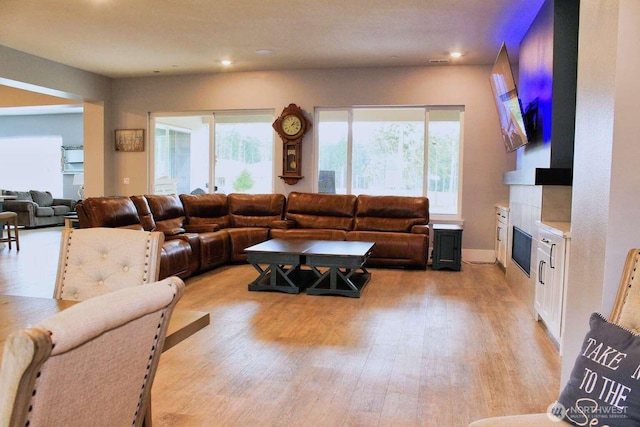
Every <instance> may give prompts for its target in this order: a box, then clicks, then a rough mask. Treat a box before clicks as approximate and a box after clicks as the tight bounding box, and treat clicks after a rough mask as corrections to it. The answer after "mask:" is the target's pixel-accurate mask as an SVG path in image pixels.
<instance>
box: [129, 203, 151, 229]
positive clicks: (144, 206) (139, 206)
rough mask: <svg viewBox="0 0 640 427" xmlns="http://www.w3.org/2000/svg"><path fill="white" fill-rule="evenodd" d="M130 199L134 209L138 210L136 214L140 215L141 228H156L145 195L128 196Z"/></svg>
mask: <svg viewBox="0 0 640 427" xmlns="http://www.w3.org/2000/svg"><path fill="white" fill-rule="evenodd" d="M130 197H131V201H132V202H133V204H134V205H135V206H136V210H137V211H138V216H139V217H140V224H141V225H142V228H144V229H145V230H147V231H152V230H155V229H156V222H155V220H154V219H153V215H152V214H151V209H150V208H149V203H148V202H147V199H146V197H144V196H130Z"/></svg>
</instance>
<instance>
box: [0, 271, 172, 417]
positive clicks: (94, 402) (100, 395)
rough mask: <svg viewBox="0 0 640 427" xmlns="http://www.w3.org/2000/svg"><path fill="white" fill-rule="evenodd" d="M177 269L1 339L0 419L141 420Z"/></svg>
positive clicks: (160, 348)
mask: <svg viewBox="0 0 640 427" xmlns="http://www.w3.org/2000/svg"><path fill="white" fill-rule="evenodd" d="M183 292H184V283H183V282H182V280H181V279H179V278H177V277H170V278H168V279H165V280H162V281H160V282H154V283H151V284H146V285H142V286H134V287H129V288H124V289H120V290H117V291H114V292H111V293H108V294H104V295H100V296H96V297H95V298H91V299H88V300H86V301H82V302H80V303H78V304H75V305H73V306H71V307H70V308H68V309H66V310H63V311H61V312H60V313H58V314H56V315H55V316H52V317H50V318H49V319H47V320H45V321H44V322H42V323H41V324H40V325H37V326H35V327H32V328H27V329H24V330H21V331H16V332H14V333H13V334H12V335H10V336H9V338H8V339H7V341H6V342H5V345H4V354H3V358H2V366H1V367H0V425H1V426H3V427H5V426H6V427H24V426H33V427H35V426H140V425H142V424H143V419H144V417H145V414H146V410H147V408H148V407H149V406H148V402H149V399H150V390H151V386H152V383H153V379H154V376H155V373H156V369H157V366H158V362H159V359H160V354H161V352H162V347H163V344H164V340H165V336H166V332H167V325H168V323H169V319H170V317H171V313H172V311H173V309H174V307H175V305H176V302H177V301H178V300H179V299H180V297H181V296H182V294H183Z"/></svg>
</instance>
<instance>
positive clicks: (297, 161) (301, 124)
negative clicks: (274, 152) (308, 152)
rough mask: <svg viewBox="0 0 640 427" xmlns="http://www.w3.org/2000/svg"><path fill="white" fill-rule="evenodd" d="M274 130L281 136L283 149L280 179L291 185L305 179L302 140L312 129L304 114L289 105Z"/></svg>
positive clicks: (297, 108) (276, 122)
mask: <svg viewBox="0 0 640 427" xmlns="http://www.w3.org/2000/svg"><path fill="white" fill-rule="evenodd" d="M273 128H274V129H275V131H276V132H277V133H278V135H280V138H281V139H282V142H283V147H282V157H283V158H282V175H280V178H282V179H283V180H284V182H286V183H287V184H289V185H294V184H296V183H297V182H298V181H299V180H301V179H302V178H304V177H303V176H302V175H301V171H302V147H301V143H302V138H303V137H304V134H305V133H306V132H307V131H308V130H309V129H310V128H311V122H310V121H309V120H307V118H306V117H305V115H304V112H303V111H302V109H301V108H300V107H298V106H297V105H295V104H289V106H288V107H286V108H285V109H284V110H282V113H281V114H280V116H279V117H278V118H277V119H276V120H275V121H274V122H273Z"/></svg>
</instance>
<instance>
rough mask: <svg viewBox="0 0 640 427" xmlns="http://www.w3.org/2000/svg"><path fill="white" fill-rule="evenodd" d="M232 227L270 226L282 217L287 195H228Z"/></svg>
mask: <svg viewBox="0 0 640 427" xmlns="http://www.w3.org/2000/svg"><path fill="white" fill-rule="evenodd" d="M227 201H228V203H229V219H230V220H231V227H269V226H270V225H271V223H272V222H273V221H278V220H281V219H282V215H283V213H284V205H285V197H284V195H282V194H239V193H233V194H229V195H228V196H227Z"/></svg>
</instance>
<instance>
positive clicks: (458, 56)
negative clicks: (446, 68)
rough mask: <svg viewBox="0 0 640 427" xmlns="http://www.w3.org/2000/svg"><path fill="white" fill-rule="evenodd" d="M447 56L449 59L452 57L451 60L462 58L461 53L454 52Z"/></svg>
mask: <svg viewBox="0 0 640 427" xmlns="http://www.w3.org/2000/svg"><path fill="white" fill-rule="evenodd" d="M449 56H450V57H452V58H460V57H461V56H462V52H456V51H454V52H451V53H450V54H449Z"/></svg>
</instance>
